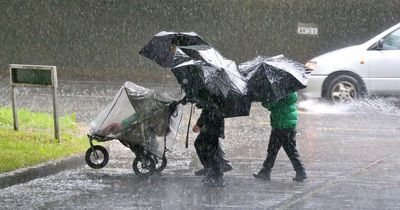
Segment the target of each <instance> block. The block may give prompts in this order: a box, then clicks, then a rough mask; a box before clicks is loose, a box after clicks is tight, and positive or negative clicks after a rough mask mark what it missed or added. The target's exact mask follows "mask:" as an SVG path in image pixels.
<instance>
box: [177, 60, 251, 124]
mask: <svg viewBox="0 0 400 210" xmlns="http://www.w3.org/2000/svg"><path fill="white" fill-rule="evenodd" d="M171 70H172V72H173V73H174V75H175V77H176V79H177V80H178V82H179V84H180V85H181V87H182V88H183V89H184V91H185V93H186V96H187V97H188V99H189V101H190V102H192V103H196V104H197V105H198V106H200V107H202V108H205V107H208V106H215V105H216V106H217V107H218V108H219V109H221V110H222V112H223V113H224V117H236V116H247V115H249V112H250V106H251V101H250V100H248V98H247V96H246V92H247V89H246V83H245V81H244V79H243V78H242V77H241V75H240V74H238V71H237V69H236V71H233V70H234V69H233V68H231V69H229V68H227V69H224V68H219V67H217V66H215V65H213V64H211V63H208V62H206V61H203V60H190V61H187V62H184V63H182V64H179V65H177V66H175V67H174V68H172V69H171Z"/></svg>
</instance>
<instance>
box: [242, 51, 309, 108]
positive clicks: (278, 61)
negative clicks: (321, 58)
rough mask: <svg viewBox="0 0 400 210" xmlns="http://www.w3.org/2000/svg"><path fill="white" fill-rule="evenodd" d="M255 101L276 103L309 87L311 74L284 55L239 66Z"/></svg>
mask: <svg viewBox="0 0 400 210" xmlns="http://www.w3.org/2000/svg"><path fill="white" fill-rule="evenodd" d="M239 71H240V73H242V74H243V76H244V77H245V78H246V81H247V88H248V92H249V97H250V98H251V99H252V100H253V101H263V100H267V101H276V100H279V99H281V98H283V97H285V96H287V95H289V94H290V93H292V92H294V91H297V90H300V89H303V88H305V87H307V82H308V78H309V76H310V72H309V71H307V69H306V67H305V66H304V65H303V64H301V63H298V62H296V61H293V60H290V59H288V58H286V57H284V56H283V55H278V56H274V57H261V56H259V57H256V58H254V59H252V60H250V61H247V62H245V63H242V64H240V65H239Z"/></svg>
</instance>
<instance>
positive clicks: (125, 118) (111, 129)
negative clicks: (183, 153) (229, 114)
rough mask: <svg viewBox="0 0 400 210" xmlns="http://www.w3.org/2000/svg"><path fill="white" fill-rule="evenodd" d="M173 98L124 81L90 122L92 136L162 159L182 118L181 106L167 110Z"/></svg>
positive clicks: (170, 145)
mask: <svg viewBox="0 0 400 210" xmlns="http://www.w3.org/2000/svg"><path fill="white" fill-rule="evenodd" d="M172 102H173V100H172V99H167V98H163V97H161V96H160V95H158V94H157V93H156V92H155V91H154V90H151V89H147V88H144V87H142V86H139V85H136V84H134V83H132V82H129V81H128V82H125V84H124V85H123V86H122V87H121V88H120V89H119V91H118V92H117V94H116V95H115V97H114V99H113V101H112V102H111V103H110V104H108V105H107V106H106V108H105V109H104V110H103V111H102V112H101V113H100V114H99V115H98V116H97V117H96V118H95V119H94V120H93V121H92V122H91V123H90V128H91V131H90V132H91V134H92V135H97V136H100V137H102V138H103V139H109V140H110V139H118V140H120V141H121V142H122V143H123V144H124V145H125V143H133V144H137V145H140V146H143V147H144V149H146V150H148V151H149V152H151V153H153V154H155V155H157V156H159V157H162V156H163V153H164V150H165V149H168V150H172V146H173V144H174V141H175V137H176V135H177V131H178V128H179V124H180V121H181V116H182V105H178V106H177V107H176V109H175V110H171V109H170V106H169V105H170V104H171V103H172Z"/></svg>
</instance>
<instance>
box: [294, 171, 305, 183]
mask: <svg viewBox="0 0 400 210" xmlns="http://www.w3.org/2000/svg"><path fill="white" fill-rule="evenodd" d="M305 179H307V174H306V173H305V172H303V173H296V176H295V177H294V178H293V181H296V182H302V181H304V180H305Z"/></svg>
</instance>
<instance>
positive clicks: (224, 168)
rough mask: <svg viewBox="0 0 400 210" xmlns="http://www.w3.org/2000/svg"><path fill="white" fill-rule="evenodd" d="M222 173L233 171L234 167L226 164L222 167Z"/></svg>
mask: <svg viewBox="0 0 400 210" xmlns="http://www.w3.org/2000/svg"><path fill="white" fill-rule="evenodd" d="M221 169H222V172H228V171H232V169H233V167H232V165H231V164H229V163H225V164H224V165H223V166H222V167H221Z"/></svg>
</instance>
